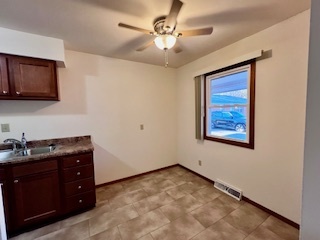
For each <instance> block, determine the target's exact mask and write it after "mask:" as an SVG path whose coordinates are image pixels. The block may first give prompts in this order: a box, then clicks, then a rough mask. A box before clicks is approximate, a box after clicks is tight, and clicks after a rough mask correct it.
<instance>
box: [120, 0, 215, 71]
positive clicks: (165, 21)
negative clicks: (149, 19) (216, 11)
mask: <svg viewBox="0 0 320 240" xmlns="http://www.w3.org/2000/svg"><path fill="white" fill-rule="evenodd" d="M182 5H183V2H181V1H180V0H173V1H172V5H171V9H170V12H169V15H168V16H161V17H158V18H156V19H155V20H154V22H153V27H154V31H150V30H146V29H143V28H139V27H135V26H131V25H128V24H125V23H119V24H118V26H119V27H123V28H127V29H131V30H135V31H139V32H142V33H144V34H148V35H152V36H155V39H154V40H152V41H150V42H148V43H147V44H145V45H143V46H141V47H139V48H138V49H136V51H143V50H145V49H146V48H148V47H150V46H151V45H153V44H155V45H156V46H157V47H158V48H159V49H161V50H164V51H165V52H166V59H165V61H166V66H167V65H168V55H167V50H168V49H170V48H172V47H174V45H175V43H176V41H177V38H180V37H191V36H199V35H210V34H211V33H212V31H213V27H207V28H201V29H193V30H186V31H180V32H175V29H176V25H177V17H178V14H179V12H180V10H181V7H182ZM174 51H175V52H176V53H179V52H181V51H182V49H181V48H179V47H178V48H177V47H176V48H174Z"/></svg>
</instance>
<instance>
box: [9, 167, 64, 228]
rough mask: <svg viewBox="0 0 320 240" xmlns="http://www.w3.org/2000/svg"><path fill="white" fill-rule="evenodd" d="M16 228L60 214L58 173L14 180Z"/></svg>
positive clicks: (53, 172) (52, 172)
mask: <svg viewBox="0 0 320 240" xmlns="http://www.w3.org/2000/svg"><path fill="white" fill-rule="evenodd" d="M14 195H15V199H14V204H15V207H16V217H15V223H16V227H17V228H20V227H24V226H28V225H31V224H35V223H40V222H42V221H44V220H47V219H50V218H52V217H56V216H58V215H59V214H60V200H59V196H60V193H59V175H58V171H57V170H55V171H51V172H45V173H40V174H36V175H30V176H23V177H20V178H18V179H15V180H14Z"/></svg>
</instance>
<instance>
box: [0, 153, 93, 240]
mask: <svg viewBox="0 0 320 240" xmlns="http://www.w3.org/2000/svg"><path fill="white" fill-rule="evenodd" d="M0 183H4V184H5V187H4V191H3V196H4V203H5V213H6V222H7V230H8V233H9V235H12V234H15V233H19V232H21V231H24V230H28V229H30V228H34V227H36V226H41V225H43V224H46V223H49V222H53V221H56V220H58V219H61V218H63V217H66V216H70V215H72V214H75V213H77V212H80V211H85V210H87V209H89V208H93V207H95V203H96V194H95V182H94V168H93V153H92V152H91V153H85V154H79V155H71V156H66V157H59V158H51V159H44V160H36V161H30V162H25V163H17V164H10V165H7V166H5V167H0Z"/></svg>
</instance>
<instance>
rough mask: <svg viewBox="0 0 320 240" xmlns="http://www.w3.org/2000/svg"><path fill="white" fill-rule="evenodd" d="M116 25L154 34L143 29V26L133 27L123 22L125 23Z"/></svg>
mask: <svg viewBox="0 0 320 240" xmlns="http://www.w3.org/2000/svg"><path fill="white" fill-rule="evenodd" d="M118 26H119V27H123V28H128V29H131V30H135V31H139V32H142V33H145V34H148V35H154V32H153V31H149V30H146V29H143V28H138V27H134V26H131V25H128V24H125V23H119V24H118Z"/></svg>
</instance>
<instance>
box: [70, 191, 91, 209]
mask: <svg viewBox="0 0 320 240" xmlns="http://www.w3.org/2000/svg"><path fill="white" fill-rule="evenodd" d="M95 203H96V195H95V191H91V192H86V193H83V194H79V195H75V196H73V197H69V198H66V202H65V213H69V212H72V211H77V210H81V209H84V208H88V207H94V206H95Z"/></svg>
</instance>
